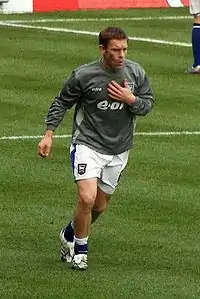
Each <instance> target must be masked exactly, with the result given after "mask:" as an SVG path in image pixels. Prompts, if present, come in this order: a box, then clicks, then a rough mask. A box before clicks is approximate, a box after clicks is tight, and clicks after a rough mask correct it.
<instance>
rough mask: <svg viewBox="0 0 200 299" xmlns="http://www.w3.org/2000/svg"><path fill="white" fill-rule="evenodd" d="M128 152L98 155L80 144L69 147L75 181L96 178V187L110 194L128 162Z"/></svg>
mask: <svg viewBox="0 0 200 299" xmlns="http://www.w3.org/2000/svg"><path fill="white" fill-rule="evenodd" d="M128 155H129V151H126V152H124V153H121V154H119V155H105V154H100V153H98V152H96V151H94V150H92V149H90V148H89V147H87V146H85V145H82V144H75V145H74V144H73V145H71V146H70V158H71V164H72V169H73V173H74V177H75V181H78V180H83V179H89V178H98V183H97V184H98V187H99V188H100V189H101V190H102V191H104V192H105V193H107V194H112V193H113V192H114V191H115V188H116V187H117V185H118V181H119V178H120V175H121V173H122V171H123V169H124V168H125V166H126V164H127V161H128Z"/></svg>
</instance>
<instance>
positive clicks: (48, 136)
mask: <svg viewBox="0 0 200 299" xmlns="http://www.w3.org/2000/svg"><path fill="white" fill-rule="evenodd" d="M52 135H53V132H52V131H46V133H45V135H44V137H43V138H42V140H41V141H40V143H39V144H38V148H37V153H38V155H40V156H41V157H43V158H45V157H48V156H49V153H50V150H51V146H52Z"/></svg>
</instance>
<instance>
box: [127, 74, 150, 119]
mask: <svg viewBox="0 0 200 299" xmlns="http://www.w3.org/2000/svg"><path fill="white" fill-rule="evenodd" d="M140 71H141V73H140V76H139V78H138V88H137V90H136V93H135V92H134V95H135V96H136V99H135V102H134V103H133V104H131V105H130V106H129V107H128V108H129V110H130V111H131V112H132V113H134V114H135V115H142V116H144V115H146V114H147V113H149V112H150V111H151V110H152V108H153V104H154V96H153V92H152V89H151V87H150V84H149V80H148V78H147V76H146V74H145V72H144V70H143V69H141V70H140Z"/></svg>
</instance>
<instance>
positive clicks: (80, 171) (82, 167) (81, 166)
mask: <svg viewBox="0 0 200 299" xmlns="http://www.w3.org/2000/svg"><path fill="white" fill-rule="evenodd" d="M86 167H87V164H86V163H80V164H78V174H80V175H82V174H84V173H85V171H86Z"/></svg>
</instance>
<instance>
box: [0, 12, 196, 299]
mask: <svg viewBox="0 0 200 299" xmlns="http://www.w3.org/2000/svg"><path fill="white" fill-rule="evenodd" d="M187 14H188V12H187V10H186V9H168V10H157V9H155V10H145V9H143V10H127V11H120V10H119V11H102V12H100V14H99V12H98V13H97V12H95V11H89V12H71V13H69V12H68V13H58V14H46V15H43V14H36V15H19V16H17V15H13V16H11V15H9V16H5V15H2V16H0V19H1V20H5V19H32V18H35V19H38V18H47V17H50V18H55V19H56V18H61V17H66V16H67V17H84V18H87V17H97V16H98V17H110V16H111V17H123V16H124V17H134V16H149V15H151V16H162V15H163V16H165V15H187ZM113 22H114V21H113ZM112 24H113V23H111V25H112ZM114 24H115V25H116V22H115V23H114ZM191 24H192V23H191V20H174V21H172V20H170V21H161V20H151V21H150V20H149V21H142V22H141V21H140V22H130V21H123V22H122V21H121V22H118V25H119V26H121V27H123V28H124V29H125V30H126V31H127V32H128V34H129V35H131V36H140V37H148V38H156V39H165V40H172V41H179V42H190V32H191ZM40 25H41V24H40ZM107 25H108V22H105V23H104V22H100V23H97V22H96V23H92V31H99V30H101V29H102V28H104V27H105V26H107ZM109 25H110V24H109ZM45 26H50V24H48V25H47V24H45ZM51 26H53V27H55V26H56V27H63V28H74V29H81V30H91V24H90V23H89V24H87V23H86V22H84V23H82V24H81V26H78V24H77V23H73V24H71V23H70V25H69V24H67V23H63V24H59V25H57V24H56V23H53V22H52V25H51ZM177 26H178V35H177V31H176V28H177ZM0 33H1V47H0V64H1V73H0V76H1V80H0V101H1V109H0V136H5V135H7V136H11V135H38V134H41V133H42V132H43V128H44V125H43V120H44V117H45V115H46V112H47V108H48V106H49V104H50V103H51V100H52V98H53V97H54V95H56V94H57V92H58V90H59V88H60V87H61V85H62V82H63V81H64V78H65V77H66V76H67V75H68V74H69V73H70V71H71V69H73V68H74V67H76V66H77V65H79V64H80V63H86V62H88V61H90V60H93V59H96V58H97V57H98V52H97V50H96V46H97V38H96V37H93V36H86V35H85V36H84V35H73V34H67V33H60V32H45V31H39V30H37V31H36V30H33V29H32V30H31V29H30V30H29V29H18V28H5V27H0ZM147 49H148V53H147ZM128 58H130V59H133V60H136V61H139V62H140V63H141V64H142V65H143V67H144V68H145V70H146V71H147V73H148V74H149V77H150V80H151V82H152V86H153V89H154V91H155V95H156V98H157V103H156V107H155V110H154V111H153V113H152V114H151V115H149V116H148V117H146V118H143V119H142V118H140V119H138V128H137V130H138V132H139V131H149V132H154V131H166V132H167V131H178V130H188V131H199V108H200V104H199V96H198V94H199V77H198V76H187V75H185V74H184V70H185V68H187V66H188V65H190V64H191V63H192V61H191V59H192V56H191V49H190V48H185V47H180V46H171V45H169V46H168V45H158V44H153V43H148V44H147V43H145V42H136V41H134V42H133V41H131V42H130V45H129V55H128ZM72 114H73V111H70V112H69V113H68V114H67V117H66V119H65V120H64V121H63V123H62V124H61V125H60V127H59V129H58V130H57V133H58V134H63V133H64V134H70V132H71V119H72ZM38 141H39V140H21V141H14V140H13V141H9V140H4V141H3V140H0V146H1V157H0V162H1V168H0V177H1V187H0V188H1V192H0V205H1V218H0V226H1V230H0V233H1V235H0V247H1V276H0V297H1V298H2V299H4V298H6V299H12V298H20V299H23V298H43V299H46V298H52V299H54V298H66V297H69V298H70V297H71V298H80V299H82V298H83V299H87V298H92V299H93V298H94V299H101V298H136V299H143V298H144V299H149V298H152V299H164V298H166V299H171V298H188V299H197V298H200V287H199V274H200V271H199V267H198V265H199V263H200V257H199V256H200V254H199V253H200V252H199V251H200V241H199V213H200V203H199V201H198V198H199V168H198V165H199V156H198V148H199V143H200V142H199V136H178V137H177V136H176V137H173V136H162V137H161V136H160V137H157V136H154V137H153V136H148V137H147V136H137V137H136V146H135V149H134V150H132V151H131V155H130V160H129V165H128V166H127V168H126V170H125V172H124V175H123V176H122V179H121V182H120V186H119V188H118V189H117V191H116V193H115V195H114V196H113V199H112V202H111V204H110V207H109V210H108V212H107V213H106V214H105V215H104V216H103V217H102V218H101V219H100V221H99V222H97V223H96V224H95V226H93V228H92V235H91V238H90V243H89V247H90V255H89V270H88V271H87V272H85V273H82V272H81V273H80V272H76V271H71V270H70V269H67V268H66V266H65V265H64V264H62V263H60V261H59V238H58V233H59V229H60V228H61V227H62V226H63V225H65V223H66V222H67V221H68V219H69V218H70V216H71V212H72V209H73V206H74V202H75V194H76V188H75V185H74V184H73V178H72V174H71V168H70V163H69V159H68V147H69V140H67V139H66V140H65V139H62V140H54V144H53V151H52V155H51V157H50V158H49V159H40V158H39V157H37V156H36V146H37V143H38Z"/></svg>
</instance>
